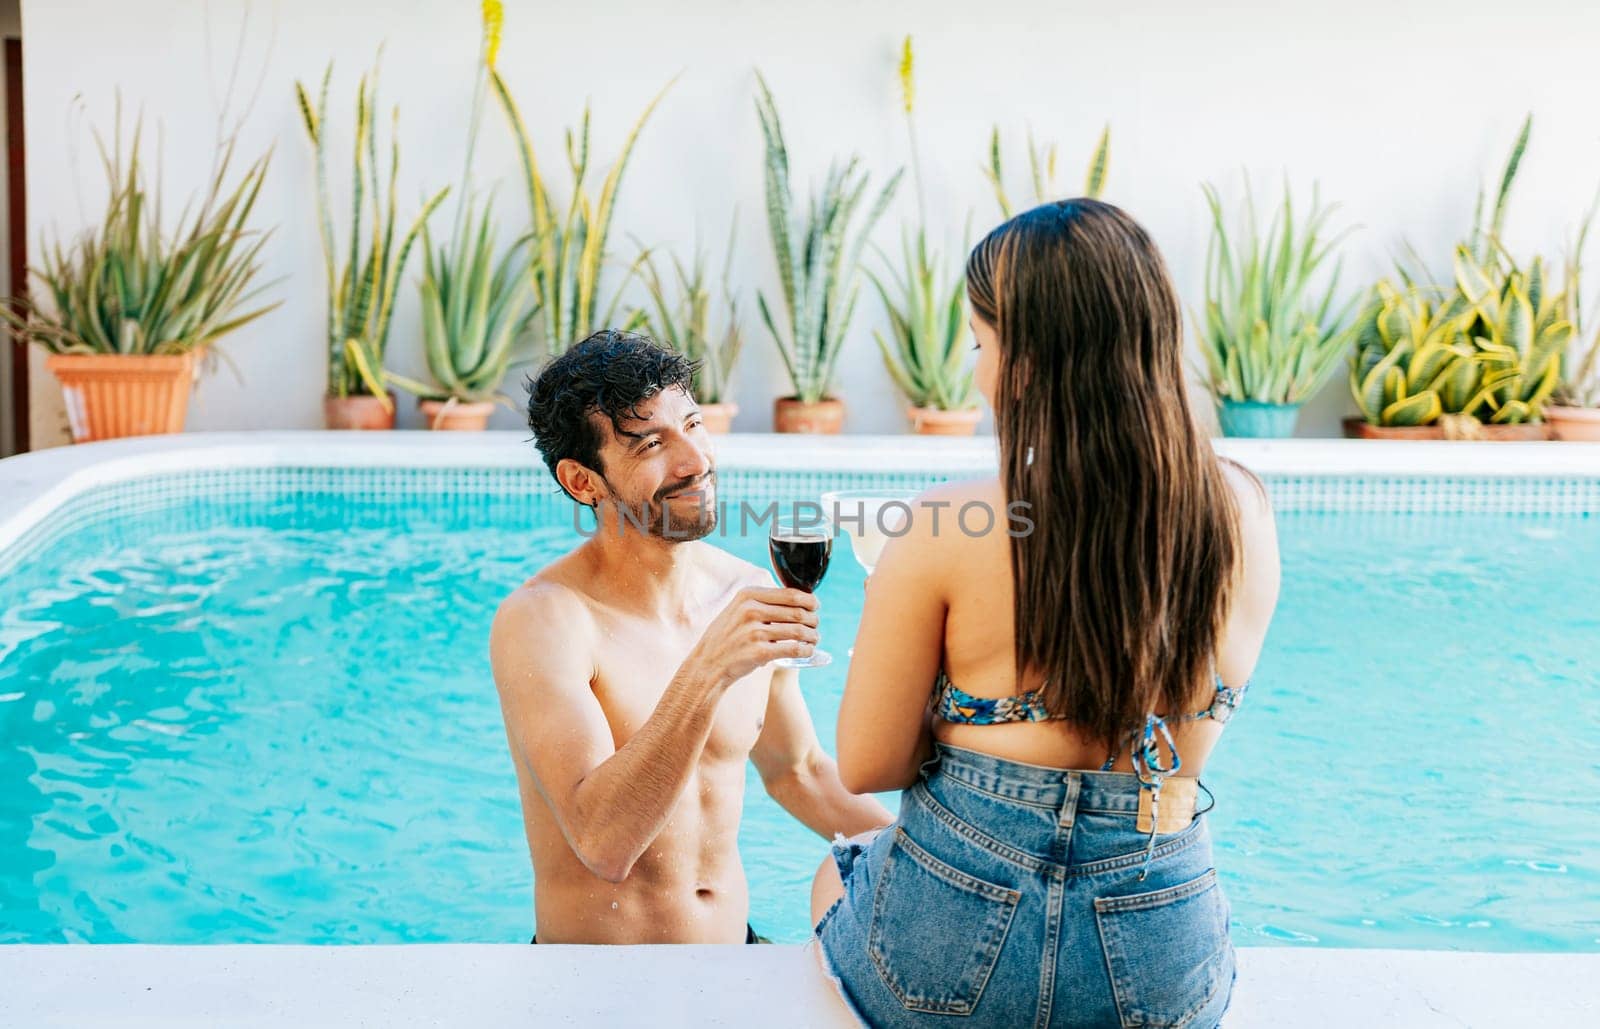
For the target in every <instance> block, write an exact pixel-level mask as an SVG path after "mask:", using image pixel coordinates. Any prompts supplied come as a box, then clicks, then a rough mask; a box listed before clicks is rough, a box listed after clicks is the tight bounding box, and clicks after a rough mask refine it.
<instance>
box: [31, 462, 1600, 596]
mask: <svg viewBox="0 0 1600 1029" xmlns="http://www.w3.org/2000/svg"><path fill="white" fill-rule="evenodd" d="M964 474H967V473H965V472H962V471H957V472H955V473H954V474H950V473H942V472H922V471H919V472H907V471H888V470H885V471H844V472H838V471H828V470H805V471H800V470H791V469H763V468H735V469H730V470H728V471H726V472H724V473H722V482H723V486H724V492H725V494H726V495H727V497H728V498H730V499H734V500H742V499H751V500H755V501H758V502H763V503H764V502H766V501H769V500H783V501H792V500H799V499H809V498H814V497H816V496H818V495H819V494H820V493H822V492H823V491H825V490H830V489H852V488H864V487H871V486H885V487H890V486H898V487H915V486H921V485H926V484H930V483H934V482H941V481H946V480H948V479H950V478H952V477H955V476H958V475H964ZM1263 479H1264V481H1265V482H1266V483H1267V487H1268V489H1269V490H1270V492H1271V494H1272V499H1273V504H1274V507H1275V508H1276V509H1277V510H1278V511H1279V512H1280V513H1325V514H1336V513H1355V512H1364V513H1388V514H1462V513H1465V514H1507V515H1555V516H1600V478H1585V477H1576V476H1570V477H1569V476H1548V477H1511V476H1489V475H1483V476H1400V475H1395V476H1375V475H1304V474H1301V475H1282V474H1270V473H1269V474H1267V475H1264V476H1263ZM335 501H336V502H337V504H338V506H339V510H340V511H344V512H355V513H356V515H357V517H361V516H363V515H365V516H366V517H369V518H382V519H388V520H391V521H392V522H393V523H394V524H397V525H398V524H404V523H405V522H406V521H408V520H410V519H417V520H421V521H425V522H427V523H429V524H440V523H445V524H459V525H460V526H461V527H462V528H468V527H470V526H471V525H473V524H481V523H482V522H483V521H484V520H486V519H487V520H500V519H504V518H508V517H510V518H527V519H530V520H532V519H536V518H542V517H547V516H548V514H549V513H554V512H556V511H557V510H560V509H561V508H562V506H563V505H564V504H565V503H566V501H565V499H564V498H563V497H562V495H561V494H560V492H559V490H558V488H557V487H556V485H555V483H554V481H553V480H552V479H551V478H550V476H549V474H548V473H547V472H546V471H545V470H544V469H543V468H536V467H526V466H524V467H520V468H448V467H432V468H403V467H364V468H347V467H300V466H264V467H242V468H216V469H203V470H194V471H183V472H161V473H154V474H148V475H143V476H138V477H135V478H131V479H126V480H123V481H119V482H115V483H111V484H107V485H102V486H96V487H93V488H90V489H88V490H86V491H84V492H83V493H79V494H77V495H75V496H73V497H72V498H70V499H69V500H67V501H66V502H65V503H63V504H62V505H60V506H59V507H57V508H56V509H55V510H54V511H52V512H50V513H49V514H48V515H46V516H45V517H44V518H42V519H40V520H39V521H38V522H37V523H35V524H34V525H33V526H31V527H30V528H29V529H27V530H26V531H25V532H24V533H22V535H21V536H20V537H19V538H18V539H17V540H16V541H14V542H13V543H12V544H11V545H10V546H8V547H6V548H5V549H4V551H0V574H4V573H5V572H6V571H7V570H8V569H10V568H12V567H14V566H15V564H16V563H17V562H18V561H19V560H20V559H22V558H23V557H25V556H27V555H28V554H30V553H34V552H37V551H39V550H42V549H45V548H48V547H49V546H50V545H51V544H52V543H53V542H54V541H57V540H60V539H63V538H65V537H67V536H70V535H72V534H74V533H78V532H82V531H84V530H87V529H91V528H96V527H103V526H105V525H107V524H110V523H113V522H114V521H116V520H119V519H123V518H126V517H128V516H130V515H138V514H148V513H151V512H155V511H171V512H172V516H173V522H172V528H173V529H174V531H182V530H183V529H185V528H188V527H191V526H192V527H193V528H194V529H195V530H196V531H203V530H204V529H205V528H207V527H208V526H210V525H214V524H216V512H215V511H214V510H213V511H210V512H207V510H206V508H207V505H213V504H227V505H229V506H230V507H237V505H241V504H244V505H249V504H258V505H260V506H261V510H262V516H263V517H266V516H268V515H269V514H273V515H275V516H276V517H278V518H282V516H283V513H284V512H283V508H284V506H285V505H292V507H293V508H302V509H307V510H314V509H315V507H316V506H317V504H318V503H319V502H329V503H331V502H335ZM230 514H231V515H232V516H233V517H231V518H230V521H233V520H237V517H238V513H237V511H234V512H230Z"/></svg>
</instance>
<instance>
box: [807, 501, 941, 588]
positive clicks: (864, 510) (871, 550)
mask: <svg viewBox="0 0 1600 1029" xmlns="http://www.w3.org/2000/svg"><path fill="white" fill-rule="evenodd" d="M921 492H922V491H921V490H914V489H841V490H834V491H832V492H830V493H824V494H823V495H822V507H823V510H824V511H826V512H827V514H828V517H829V518H831V519H832V520H833V524H834V526H835V527H836V528H837V529H838V530H839V531H840V532H841V533H843V534H844V536H845V538H846V539H848V540H849V541H850V553H852V554H854V555H855V559H856V564H858V565H860V566H861V567H862V568H865V569H866V570H867V574H868V575H871V574H872V570H873V568H875V567H877V564H878V558H879V556H881V555H882V554H883V548H884V547H885V546H886V545H887V544H888V542H889V537H890V534H891V533H899V532H900V531H901V530H902V528H903V527H904V526H905V524H906V520H907V519H908V518H909V517H910V513H911V501H913V500H915V499H916V498H917V496H918V495H919V494H920V493H921ZM889 505H893V506H892V507H891V506H889Z"/></svg>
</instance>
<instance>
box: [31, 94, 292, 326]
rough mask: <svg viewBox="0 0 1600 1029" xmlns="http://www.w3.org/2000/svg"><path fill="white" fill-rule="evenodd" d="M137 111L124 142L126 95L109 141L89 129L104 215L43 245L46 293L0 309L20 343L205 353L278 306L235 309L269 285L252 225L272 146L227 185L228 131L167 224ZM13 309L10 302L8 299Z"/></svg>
mask: <svg viewBox="0 0 1600 1029" xmlns="http://www.w3.org/2000/svg"><path fill="white" fill-rule="evenodd" d="M142 128H143V120H142V119H140V120H137V121H136V122H135V123H134V129H133V133H132V137H131V141H130V144H131V145H130V147H129V149H128V151H127V153H126V154H124V151H123V146H122V102H121V98H120V97H119V98H118V100H117V108H116V129H115V133H114V135H113V141H112V144H111V146H110V147H109V148H108V147H107V146H106V142H105V140H104V138H103V137H101V136H100V134H99V133H98V132H97V133H95V137H94V138H95V144H96V146H97V147H98V148H99V151H100V158H101V163H102V164H103V165H104V168H105V173H106V182H107V186H108V187H109V189H110V202H109V203H108V204H107V205H106V211H105V214H104V216H103V217H102V218H101V220H100V224H99V225H98V226H97V227H95V228H94V229H91V230H89V231H87V232H85V233H84V234H83V235H82V236H80V237H79V238H78V239H77V240H76V241H74V242H72V243H70V244H65V245H64V244H63V243H62V242H61V241H60V240H57V241H55V242H54V243H53V244H51V245H48V246H45V247H44V248H43V252H42V254H41V257H40V260H39V263H38V265H36V266H34V267H31V268H30V269H29V271H30V272H31V273H32V275H33V277H34V279H35V280H36V281H37V282H38V283H39V285H40V286H41V287H42V289H40V290H38V291H37V293H36V296H39V295H42V296H43V297H48V298H49V302H48V304H40V303H38V302H37V301H31V300H28V299H25V298H21V297H17V298H13V299H12V300H10V301H8V302H7V304H6V305H5V306H0V319H3V324H4V326H5V328H6V329H7V330H8V331H9V332H10V334H11V335H12V337H13V338H14V339H16V340H17V341H18V342H20V343H34V344H37V345H38V346H40V347H43V348H44V349H45V350H48V351H50V352H51V353H55V354H137V355H157V354H183V353H189V352H192V351H208V350H209V348H210V347H211V344H213V343H214V342H215V341H216V340H217V339H218V338H219V337H221V336H224V335H226V334H227V333H229V332H232V331H233V330H235V329H237V328H239V327H240V326H242V325H246V324H248V323H249V322H252V321H254V320H255V319H257V318H259V317H261V316H262V315H264V314H266V313H267V312H268V311H270V310H272V309H273V308H275V307H277V306H278V304H277V303H271V304H266V305H264V306H259V307H254V308H251V309H249V310H244V311H241V308H244V307H246V306H247V305H248V304H250V302H251V301H253V300H255V299H256V298H258V297H259V296H260V295H261V293H262V292H263V291H264V290H265V289H266V288H267V286H269V285H271V283H268V284H265V285H261V286H254V287H252V283H253V282H254V280H255V278H256V276H257V274H258V273H259V272H260V270H261V260H260V257H261V248H262V247H263V246H264V245H265V244H266V241H267V238H268V236H270V235H271V233H270V232H266V233H262V232H258V231H256V230H254V229H251V228H250V226H249V222H250V216H251V214H252V212H253V211H254V209H255V202H256V197H257V196H258V195H259V193H260V191H261V184H262V182H263V180H264V179H265V178H266V174H267V165H268V162H269V161H270V159H271V154H270V153H269V154H266V155H263V156H262V157H260V158H258V159H257V160H256V161H255V162H254V163H252V164H251V165H250V166H249V167H247V168H246V169H245V170H244V173H243V174H242V175H240V176H239V178H238V179H237V180H236V181H234V182H233V184H232V185H231V186H230V185H229V184H228V178H229V168H230V165H231V163H232V161H233V156H234V145H235V139H234V138H233V137H230V138H227V139H224V140H222V141H221V142H220V143H219V145H218V149H217V152H216V157H215V161H214V163H213V167H212V172H211V175H210V178H209V180H208V182H207V185H206V187H205V192H204V193H202V194H201V196H200V201H199V204H198V205H197V206H196V205H193V204H191V205H189V206H186V207H185V208H184V213H183V214H182V215H181V216H180V217H179V220H178V223H177V225H176V227H175V229H174V231H173V232H171V233H170V234H168V233H163V231H162V224H161V222H162V217H161V194H162V182H161V180H160V171H159V165H158V171H157V179H156V181H155V183H154V184H153V187H152V185H151V184H150V183H148V182H147V181H146V179H145V175H144V168H143V166H142V165H141V164H140V161H139V153H140V138H141V134H142ZM13 307H15V309H16V310H15V311H13V310H12V308H13Z"/></svg>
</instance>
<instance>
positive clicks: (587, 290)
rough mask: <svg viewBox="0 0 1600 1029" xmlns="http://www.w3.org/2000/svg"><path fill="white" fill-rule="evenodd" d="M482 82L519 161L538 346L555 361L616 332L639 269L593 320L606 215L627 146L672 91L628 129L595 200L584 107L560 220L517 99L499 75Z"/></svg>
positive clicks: (572, 140) (570, 140) (570, 152)
mask: <svg viewBox="0 0 1600 1029" xmlns="http://www.w3.org/2000/svg"><path fill="white" fill-rule="evenodd" d="M489 81H490V82H491V84H492V85H493V86H494V92H495V96H496V97H497V98H499V101H500V106H501V109H502V110H503V111H504V112H505V115H506V119H507V121H509V122H510V124H511V129H512V134H513V136H514V138H515V139H516V143H517V153H518V156H519V157H520V158H521V161H522V170H523V180H524V184H525V186H526V188H527V191H528V207H529V209H530V210H531V211H532V212H533V229H532V233H531V235H532V240H533V244H532V247H531V248H530V250H529V255H528V275H529V279H530V282H531V283H532V286H533V299H534V303H535V304H536V305H537V307H538V312H539V318H538V324H539V327H540V332H539V335H540V337H541V340H540V342H541V343H542V345H543V347H544V350H545V352H546V353H548V354H550V355H552V356H554V355H556V354H559V353H562V352H563V351H565V350H566V349H567V347H569V346H571V345H572V344H573V343H575V342H577V341H578V340H581V339H583V338H584V337H586V336H588V335H590V334H591V333H593V332H597V331H599V330H600V329H604V328H612V327H618V326H614V325H613V322H612V319H613V318H614V317H615V315H616V312H617V308H618V306H619V304H620V302H621V299H622V287H623V286H624V285H626V284H627V281H628V280H629V279H630V278H632V276H633V275H634V274H635V273H636V272H637V271H638V268H639V265H638V262H635V263H634V265H633V266H632V267H630V268H629V269H628V274H627V275H626V276H624V278H623V281H622V282H621V283H619V284H618V286H617V288H616V290H615V291H614V292H613V293H612V294H611V300H610V302H609V303H608V304H607V305H606V307H605V313H604V314H603V315H600V310H601V309H600V298H601V296H602V295H603V292H604V291H603V289H602V283H601V277H602V274H603V272H604V269H605V260H606V258H607V256H608V254H607V251H606V243H607V240H608V238H609V237H610V234H611V217H612V213H613V212H614V211H615V209H616V203H617V192H618V191H619V190H620V189H621V188H622V176H623V173H624V172H625V171H626V170H627V166H628V158H629V157H630V156H631V155H632V153H633V146H634V143H635V142H636V141H637V140H638V138H639V133H640V131H641V130H643V128H644V125H645V122H646V121H648V120H649V118H650V115H651V114H652V113H653V112H654V111H655V109H656V105H657V104H659V103H660V102H661V98H662V97H664V96H665V95H666V93H667V90H669V89H671V88H672V82H668V83H667V84H666V85H665V86H663V87H661V91H660V92H658V93H657V94H656V95H655V97H654V98H652V99H651V101H650V103H649V104H647V105H646V106H645V109H644V113H642V114H640V115H639V118H638V120H637V121H635V122H634V123H633V128H632V129H631V130H630V131H629V132H628V138H627V139H626V140H625V141H624V142H623V144H622V150H621V152H620V153H619V154H618V155H617V159H616V161H615V162H613V163H612V165H611V169H610V170H609V171H608V172H607V173H606V177H605V180H604V181H603V182H602V183H601V186H600V195H599V196H598V197H597V198H591V197H590V195H589V193H588V192H587V191H586V190H585V188H584V179H585V177H586V176H587V175H588V172H589V108H588V106H587V105H586V106H585V107H584V109H583V120H582V122H581V123H580V128H579V130H578V134H577V136H576V137H574V136H573V134H572V132H571V131H568V133H567V164H568V167H569V168H570V169H571V171H572V199H571V202H570V203H569V204H568V206H567V210H566V213H565V215H563V216H559V217H558V216H557V213H556V207H555V204H554V203H553V202H552V200H551V197H550V191H549V189H548V188H547V187H546V186H545V180H544V177H543V176H542V175H541V174H540V172H539V162H538V158H537V155H536V153H535V151H534V148H533V139H532V137H531V136H529V134H528V129H527V126H526V125H525V124H524V123H523V121H522V113H521V112H520V111H519V110H518V108H517V104H516V101H515V100H513V99H512V96H511V90H510V89H509V87H507V86H506V83H505V80H504V79H502V78H501V77H500V73H499V72H498V71H491V72H490V77H489ZM673 81H674V82H675V81H677V80H676V79H674V80H673ZM642 323H643V314H642V312H638V311H635V312H634V313H633V315H632V316H631V317H630V318H629V320H628V321H627V322H625V323H624V324H623V325H621V326H620V328H622V329H624V330H632V329H636V328H638V327H639V326H640V325H641V324H642Z"/></svg>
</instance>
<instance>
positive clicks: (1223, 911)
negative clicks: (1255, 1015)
mask: <svg viewBox="0 0 1600 1029" xmlns="http://www.w3.org/2000/svg"><path fill="white" fill-rule="evenodd" d="M1094 912H1095V921H1096V922H1097V923H1098V925H1099V929H1100V946H1101V948H1102V949H1103V950H1104V952H1105V958H1106V968H1107V970H1108V971H1109V972H1110V973H1111V988H1112V990H1113V991H1114V992H1115V994H1116V999H1117V1011H1118V1012H1119V1013H1120V1015H1121V1018H1122V1025H1123V1027H1124V1029H1132V1027H1135V1026H1137V1027H1140V1029H1179V1027H1183V1026H1191V1025H1196V1024H1199V1023H1201V1022H1202V1021H1203V1022H1205V1023H1206V1024H1215V1023H1216V1021H1217V1020H1219V1019H1220V1018H1221V1015H1222V1011H1223V1009H1224V1008H1226V1006H1227V1002H1228V993H1229V992H1230V990H1229V989H1228V988H1229V987H1230V986H1231V983H1232V981H1233V971H1234V969H1233V963H1234V959H1233V945H1232V944H1231V943H1230V942H1229V940H1228V902H1227V898H1226V897H1224V896H1223V894H1222V890H1221V889H1219V888H1218V886H1217V872H1216V869H1207V870H1206V872H1205V874H1203V875H1201V876H1199V877H1198V878H1196V879H1191V880H1189V881H1188V882H1185V883H1180V884H1179V885H1177V886H1169V887H1168V888H1166V889H1164V890H1156V891H1155V892H1153V893H1136V894H1133V895H1131V896H1126V897H1102V898H1100V899H1097V900H1096V901H1095V902H1094ZM1213 1015H1214V1016H1215V1017H1212V1016H1213Z"/></svg>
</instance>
